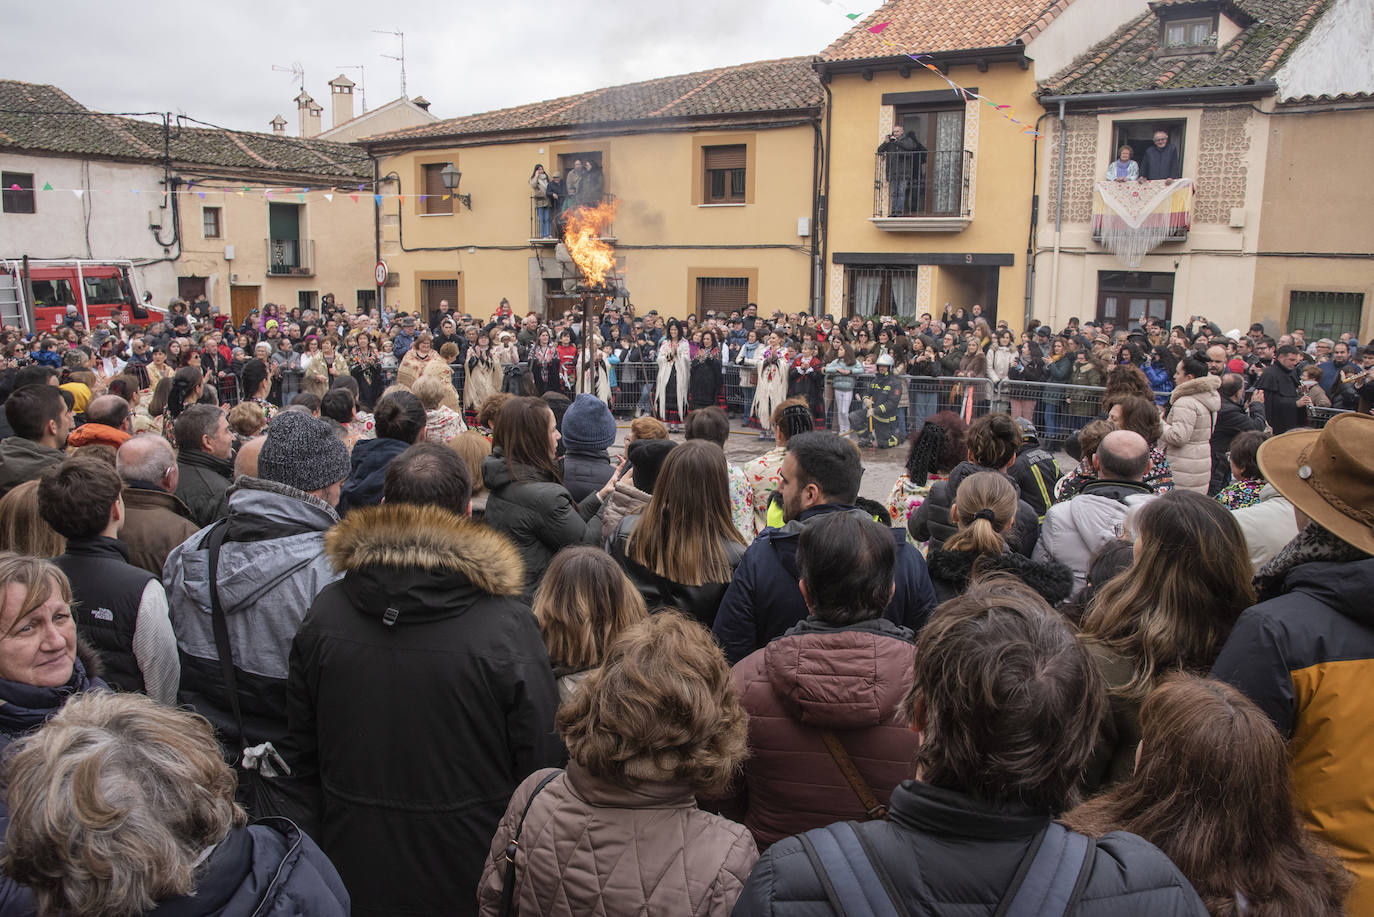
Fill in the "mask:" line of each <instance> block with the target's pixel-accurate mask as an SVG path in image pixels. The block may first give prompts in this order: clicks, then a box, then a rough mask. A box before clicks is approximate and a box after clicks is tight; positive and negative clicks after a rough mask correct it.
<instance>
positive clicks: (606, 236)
mask: <svg viewBox="0 0 1374 917" xmlns="http://www.w3.org/2000/svg"><path fill="white" fill-rule="evenodd" d="M615 199H616V197H615V195H614V194H603V195H602V196H601V201H602V202H609V201H614V200H615ZM537 202H538V198H536V197H535V196H534V195H533V194H531V195H530V238H529V243H530V244H531V245H549V246H554V245H557V244H558V243H559V242H561V241H562V240H563V234H562V232H561V231H560V229H561V225H562V221H561V220H559V219H558V215H557V214H555V213H553V212H552V211H550V213H549V223H550V224H551V226H550V231H549V232H548V233H545V232H544V227H543V226H541V225H540V223H539V207H538V203H537ZM582 203H584V204H588V203H590V201H583V202H582ZM597 238H599V239H601V240H602V241H604V242H612V243H614V242H615V241H616V235H615V224H614V223H607V224H606V225H605V227H603V228H602V230H601V235H600V236H598V237H597Z"/></svg>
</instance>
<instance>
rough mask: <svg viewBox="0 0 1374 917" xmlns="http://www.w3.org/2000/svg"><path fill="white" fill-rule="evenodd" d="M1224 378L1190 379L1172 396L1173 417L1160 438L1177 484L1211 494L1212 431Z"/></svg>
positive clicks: (1183, 488)
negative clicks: (1208, 491)
mask: <svg viewBox="0 0 1374 917" xmlns="http://www.w3.org/2000/svg"><path fill="white" fill-rule="evenodd" d="M1219 388H1221V379H1220V378H1219V377H1217V376H1203V377H1202V378H1200V379H1189V380H1188V381H1187V382H1185V383H1183V384H1182V385H1180V386H1179V387H1178V388H1176V389H1174V390H1173V392H1172V393H1171V394H1170V395H1169V403H1170V404H1171V405H1172V406H1171V407H1170V408H1169V417H1168V419H1167V420H1165V421H1164V433H1163V435H1162V436H1160V438H1159V442H1160V445H1162V446H1163V447H1164V457H1165V458H1167V459H1168V460H1169V468H1170V469H1172V470H1173V474H1174V486H1175V487H1177V488H1179V489H1180V490H1193V491H1197V492H1198V493H1200V494H1205V493H1207V486H1208V485H1209V484H1211V482H1212V431H1213V429H1215V428H1216V423H1217V411H1219V410H1221V393H1220V392H1219V391H1218V389H1219Z"/></svg>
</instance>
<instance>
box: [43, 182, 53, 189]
mask: <svg viewBox="0 0 1374 917" xmlns="http://www.w3.org/2000/svg"><path fill="white" fill-rule="evenodd" d="M43 190H44V191H51V190H52V182H47V181H45V182H43Z"/></svg>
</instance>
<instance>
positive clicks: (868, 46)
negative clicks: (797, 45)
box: [821, 0, 1073, 61]
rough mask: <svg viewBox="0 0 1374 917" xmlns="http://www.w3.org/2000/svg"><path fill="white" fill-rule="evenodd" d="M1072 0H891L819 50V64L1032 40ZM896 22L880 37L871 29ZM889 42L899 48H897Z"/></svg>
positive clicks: (961, 49)
mask: <svg viewBox="0 0 1374 917" xmlns="http://www.w3.org/2000/svg"><path fill="white" fill-rule="evenodd" d="M1072 3H1073V0H891V2H889V3H885V4H883V5H882V6H881V7H879V8H878V9H877V10H876V11H875V12H873V13H871V14H870V15H868V16H867V17H865V18H864V19H862V20H860V21H859V22H858V24H856V25H855V26H854V27H853V28H852V29H850V30H849V31H848V32H846V33H845V34H844V35H842V36H841V37H840V38H839V39H837V40H836V41H835V42H834V43H833V44H831V45H830V47H828V48H826V49H825V50H824V51H822V52H821V60H827V61H840V60H865V59H868V58H884V57H893V56H895V55H897V54H936V53H939V52H941V51H963V50H968V49H972V48H996V47H1001V46H1003V45H1009V44H1011V43H1013V42H1015V41H1018V40H1020V41H1022V42H1028V41H1030V40H1031V39H1032V38H1034V37H1035V36H1037V35H1039V34H1040V33H1041V32H1042V31H1044V30H1045V27H1046V26H1048V25H1049V24H1050V23H1051V22H1053V21H1054V19H1055V17H1056V16H1058V15H1059V14H1060V13H1062V12H1063V11H1064V10H1066V9H1068V7H1069V6H1070V4H1072ZM881 22H890V23H892V24H891V25H889V26H888V27H887V28H886V29H884V30H883V32H882V33H881V37H880V36H879V35H874V34H873V33H872V32H870V31H868V30H869V28H870V27H871V26H874V25H877V24H878V23H881ZM884 39H886V40H887V41H888V42H891V43H892V44H894V45H896V46H897V49H896V50H894V49H893V48H892V47H891V46H890V45H888V44H886V43H885V42H884Z"/></svg>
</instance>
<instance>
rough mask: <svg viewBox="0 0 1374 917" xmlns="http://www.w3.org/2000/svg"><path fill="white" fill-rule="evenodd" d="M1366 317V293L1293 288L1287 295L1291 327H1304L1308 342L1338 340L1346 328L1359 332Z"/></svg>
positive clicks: (1290, 329)
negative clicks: (1324, 339)
mask: <svg viewBox="0 0 1374 917" xmlns="http://www.w3.org/2000/svg"><path fill="white" fill-rule="evenodd" d="M1363 319H1364V294H1363V293H1321V292H1316V291H1312V290H1294V291H1293V292H1292V293H1290V294H1289V297H1288V330H1289V331H1292V330H1293V329H1294V328H1301V329H1302V330H1303V331H1305V332H1306V333H1307V339H1308V340H1309V341H1314V340H1316V339H1318V338H1331V339H1332V340H1336V339H1337V338H1339V337H1340V336H1341V334H1342V333H1344V332H1346V331H1349V332H1350V333H1351V334H1358V333H1359V331H1360V325H1361V323H1362V322H1363Z"/></svg>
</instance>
